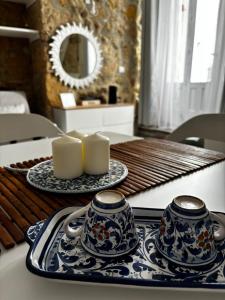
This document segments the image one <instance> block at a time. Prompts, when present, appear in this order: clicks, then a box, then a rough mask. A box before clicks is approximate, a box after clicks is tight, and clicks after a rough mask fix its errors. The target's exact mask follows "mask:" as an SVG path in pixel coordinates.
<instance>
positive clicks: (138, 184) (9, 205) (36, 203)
mask: <svg viewBox="0 0 225 300" xmlns="http://www.w3.org/2000/svg"><path fill="white" fill-rule="evenodd" d="M111 157H112V158H114V159H118V160H120V161H121V162H123V163H125V164H126V166H127V167H128V170H129V174H128V177H127V178H126V179H125V180H124V181H123V182H122V183H120V184H119V185H117V186H116V187H115V190H118V191H121V192H122V193H123V194H124V195H125V196H126V197H129V196H131V195H134V194H136V193H140V192H142V191H144V190H147V189H151V188H152V187H155V186H158V185H160V184H163V183H165V182H168V181H170V180H173V179H175V178H177V177H180V176H183V175H186V174H190V173H191V172H194V171H197V170H200V169H202V168H204V167H207V166H209V165H212V164H214V163H216V162H219V161H221V160H224V159H225V155H224V154H221V153H218V152H214V151H210V150H206V149H201V148H197V147H193V146H188V145H183V144H178V143H174V142H170V141H166V140H157V139H145V140H137V141H132V142H127V143H121V144H117V145H113V146H111ZM46 159H50V157H46V158H40V159H35V160H30V161H25V162H22V163H17V164H15V165H11V166H13V167H20V168H27V167H32V166H34V165H35V164H37V163H39V162H41V161H44V160H46ZM92 197H93V193H89V194H80V195H77V194H76V195H75V194H74V195H69V194H54V193H48V192H44V191H40V190H38V189H35V188H34V187H32V186H30V185H29V184H28V183H27V181H26V176H24V175H22V174H19V173H12V172H10V171H7V170H6V169H5V168H4V167H2V168H1V167H0V242H1V243H2V244H3V245H4V247H5V248H11V247H13V246H14V245H15V244H18V243H21V242H23V241H24V232H25V231H26V230H27V228H28V227H29V226H30V225H32V224H34V223H35V222H37V221H38V220H42V219H45V218H47V217H48V216H49V215H50V214H51V213H52V212H53V211H55V210H56V209H59V208H63V207H66V206H83V205H86V204H87V203H88V202H89V201H90V200H91V199H92Z"/></svg>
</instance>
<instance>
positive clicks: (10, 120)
mask: <svg viewBox="0 0 225 300" xmlns="http://www.w3.org/2000/svg"><path fill="white" fill-rule="evenodd" d="M62 133H63V131H62V130H61V129H59V128H58V126H57V125H56V124H54V123H52V122H51V121H50V120H49V119H47V118H45V117H43V116H41V115H38V114H15V113H13V114H0V144H8V143H11V142H18V141H24V140H31V139H35V138H44V137H56V136H58V135H59V134H62Z"/></svg>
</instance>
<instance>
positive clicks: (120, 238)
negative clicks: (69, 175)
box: [64, 190, 139, 257]
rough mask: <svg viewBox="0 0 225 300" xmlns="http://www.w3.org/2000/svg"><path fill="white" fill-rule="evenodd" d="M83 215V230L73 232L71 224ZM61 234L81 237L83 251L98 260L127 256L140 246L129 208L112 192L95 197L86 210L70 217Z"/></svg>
mask: <svg viewBox="0 0 225 300" xmlns="http://www.w3.org/2000/svg"><path fill="white" fill-rule="evenodd" d="M84 213H86V217H85V221H84V225H83V227H82V228H81V229H80V230H79V231H77V230H74V229H72V228H71V227H70V223H71V222H72V221H73V220H75V219H77V218H78V217H80V216H81V215H83V214H84ZM64 230H65V232H66V234H67V235H68V236H69V237H77V236H80V239H81V244H82V246H83V248H84V249H85V250H87V251H88V252H89V253H91V254H93V255H96V256H99V257H117V256H122V255H125V254H128V253H129V252H131V251H132V250H133V249H135V248H136V247H137V245H138V242H139V238H138V235H137V232H136V227H135V223H134V216H133V212H132V208H131V207H130V205H129V204H128V202H127V201H126V199H125V197H124V195H123V194H122V193H120V192H118V191H113V190H105V191H102V192H99V193H97V194H96V196H95V197H94V199H93V200H92V202H91V203H90V204H89V205H88V206H86V207H84V208H82V209H81V210H79V211H76V212H74V213H73V214H71V215H69V216H68V218H67V219H66V220H65V222H64Z"/></svg>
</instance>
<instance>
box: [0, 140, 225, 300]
mask: <svg viewBox="0 0 225 300" xmlns="http://www.w3.org/2000/svg"><path fill="white" fill-rule="evenodd" d="M115 136H116V135H114V141H113V143H114V142H115V143H116V142H122V141H128V140H134V139H135V138H134V137H127V139H125V137H121V136H120V138H119V140H117V139H115ZM111 137H112V136H111ZM24 143H26V144H24V145H23V146H22V145H20V144H21V143H20V144H12V145H7V146H6V145H4V146H1V147H0V165H5V164H6V163H13V162H17V161H21V160H28V159H32V158H36V157H41V156H43V157H44V156H49V155H51V139H45V140H39V141H30V142H24ZM28 145H29V147H28ZM9 149H10V150H9ZM21 149H23V151H24V153H23V155H24V158H22V156H23V155H22V154H21ZM49 151H50V152H49ZM7 152H8V153H10V159H8V160H7ZM29 155H30V157H28V156H29ZM4 158H5V162H4ZM11 159H13V161H12V160H11ZM178 195H193V196H196V197H199V198H201V199H202V200H204V201H205V203H206V206H207V207H208V209H209V210H214V211H220V212H225V162H224V161H223V162H219V163H216V164H214V165H212V166H210V167H206V168H204V169H202V170H199V171H197V172H194V173H192V174H190V175H185V176H183V177H180V178H178V179H175V180H173V181H170V182H168V183H165V184H163V185H160V186H158V187H155V188H152V189H150V190H148V191H145V192H142V193H139V194H138V195H135V196H130V197H129V199H128V201H129V203H130V205H131V206H133V207H147V208H165V207H166V206H167V205H168V204H169V203H170V202H171V200H172V199H173V198H174V197H176V196H178ZM28 248H29V247H28V245H27V244H26V243H25V242H24V243H22V244H20V245H18V246H16V247H14V248H13V249H10V250H7V251H6V250H4V249H2V250H3V251H2V254H1V256H0V300H14V299H17V300H20V299H21V300H31V299H32V300H40V299H43V300H53V299H54V300H61V299H64V300H72V299H73V300H74V299H79V300H84V299H90V300H103V299H104V300H106V299H107V300H115V299H117V300H120V299H129V300H133V299H134V300H137V299H140V300H145V299H151V300H164V299H166V300H172V299H173V300H174V299H182V300H187V299H188V300H190V299H191V298H192V299H198V300H203V299H204V300H209V299H212V298H213V299H214V300H222V299H225V290H219V289H199V288H157V287H137V286H132V287H131V286H121V285H110V284H89V283H79V282H60V281H57V280H54V279H52V280H51V279H45V278H42V277H39V276H37V275H34V274H32V273H30V272H29V271H28V270H27V268H26V265H25V259H26V254H27V251H28Z"/></svg>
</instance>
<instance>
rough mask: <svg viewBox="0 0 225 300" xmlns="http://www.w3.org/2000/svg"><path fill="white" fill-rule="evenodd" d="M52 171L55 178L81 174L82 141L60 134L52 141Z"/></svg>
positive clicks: (73, 176) (69, 177) (66, 177)
mask: <svg viewBox="0 0 225 300" xmlns="http://www.w3.org/2000/svg"><path fill="white" fill-rule="evenodd" d="M52 156H53V171H54V175H55V177H57V178H61V179H72V178H76V177H79V176H81V175H82V173H83V161H82V142H81V140H79V139H76V138H72V137H69V136H66V135H65V136H62V137H61V138H58V139H56V140H54V141H53V142H52Z"/></svg>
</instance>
